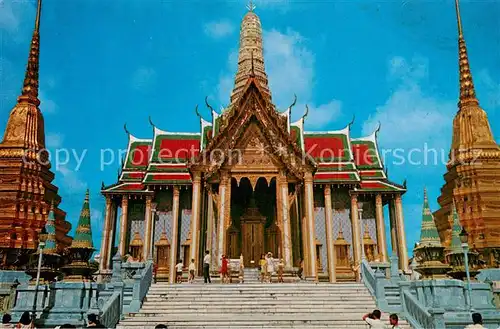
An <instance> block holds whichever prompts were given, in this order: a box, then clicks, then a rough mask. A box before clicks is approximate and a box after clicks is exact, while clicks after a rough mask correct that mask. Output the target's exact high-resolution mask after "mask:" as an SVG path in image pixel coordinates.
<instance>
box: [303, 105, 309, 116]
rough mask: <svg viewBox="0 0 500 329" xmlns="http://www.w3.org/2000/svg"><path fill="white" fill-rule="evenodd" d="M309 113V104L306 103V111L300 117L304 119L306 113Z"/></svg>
mask: <svg viewBox="0 0 500 329" xmlns="http://www.w3.org/2000/svg"><path fill="white" fill-rule="evenodd" d="M308 114H309V106H308V105H307V104H306V113H304V115H303V116H302V119H305V118H306V117H307V115H308Z"/></svg>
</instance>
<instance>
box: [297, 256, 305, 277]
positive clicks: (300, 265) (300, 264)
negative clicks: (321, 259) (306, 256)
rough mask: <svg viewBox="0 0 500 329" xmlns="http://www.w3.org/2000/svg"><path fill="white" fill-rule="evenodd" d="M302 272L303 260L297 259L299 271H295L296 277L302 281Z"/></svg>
mask: <svg viewBox="0 0 500 329" xmlns="http://www.w3.org/2000/svg"><path fill="white" fill-rule="evenodd" d="M302 272H304V260H303V259H299V270H298V271H297V276H298V277H299V279H301V280H302Z"/></svg>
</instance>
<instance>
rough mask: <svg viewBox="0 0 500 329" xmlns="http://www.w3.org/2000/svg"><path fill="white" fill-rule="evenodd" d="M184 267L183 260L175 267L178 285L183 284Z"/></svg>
mask: <svg viewBox="0 0 500 329" xmlns="http://www.w3.org/2000/svg"><path fill="white" fill-rule="evenodd" d="M183 266H184V264H183V263H182V259H179V262H178V263H177V265H175V271H176V272H177V279H176V282H177V283H182V267H183Z"/></svg>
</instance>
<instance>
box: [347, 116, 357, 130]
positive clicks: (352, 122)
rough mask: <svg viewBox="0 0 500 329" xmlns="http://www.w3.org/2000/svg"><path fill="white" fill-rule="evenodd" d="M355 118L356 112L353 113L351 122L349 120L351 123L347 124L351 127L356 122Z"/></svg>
mask: <svg viewBox="0 0 500 329" xmlns="http://www.w3.org/2000/svg"><path fill="white" fill-rule="evenodd" d="M354 120H356V114H353V115H352V120H351V122H349V124H348V125H347V126H348V127H349V128H351V126H352V125H353V124H354Z"/></svg>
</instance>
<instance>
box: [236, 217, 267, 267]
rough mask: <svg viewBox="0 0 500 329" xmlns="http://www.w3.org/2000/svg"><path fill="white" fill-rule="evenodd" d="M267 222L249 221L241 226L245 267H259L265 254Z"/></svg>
mask: <svg viewBox="0 0 500 329" xmlns="http://www.w3.org/2000/svg"><path fill="white" fill-rule="evenodd" d="M264 223H265V221H264V220H263V221H260V220H257V221H251V220H247V221H245V222H242V224H241V237H242V253H243V259H244V263H245V267H257V266H258V265H259V259H260V255H261V254H263V253H264Z"/></svg>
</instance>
